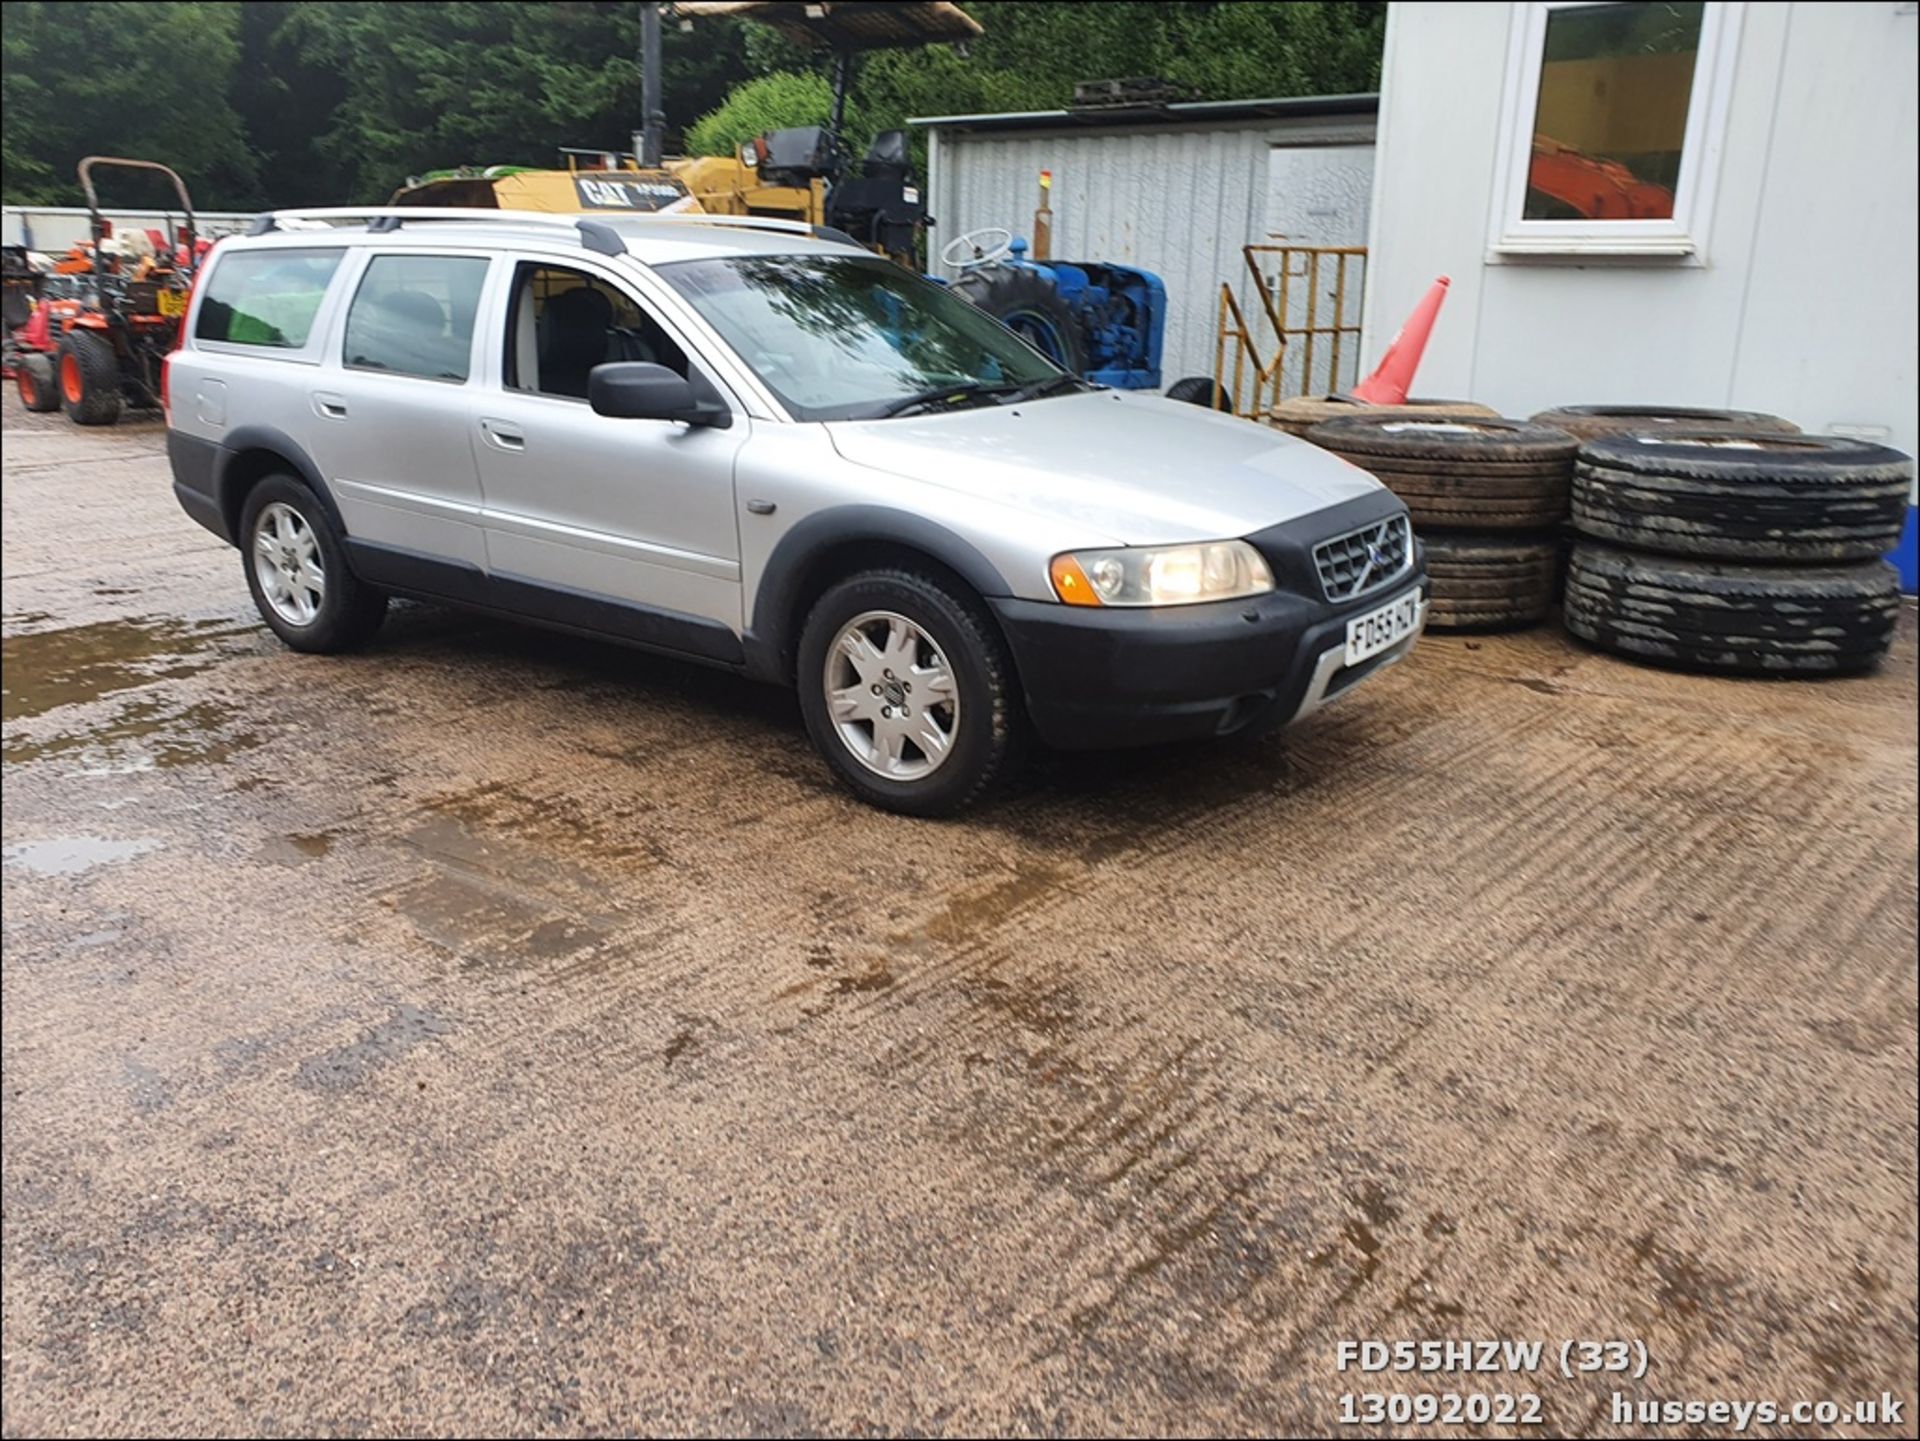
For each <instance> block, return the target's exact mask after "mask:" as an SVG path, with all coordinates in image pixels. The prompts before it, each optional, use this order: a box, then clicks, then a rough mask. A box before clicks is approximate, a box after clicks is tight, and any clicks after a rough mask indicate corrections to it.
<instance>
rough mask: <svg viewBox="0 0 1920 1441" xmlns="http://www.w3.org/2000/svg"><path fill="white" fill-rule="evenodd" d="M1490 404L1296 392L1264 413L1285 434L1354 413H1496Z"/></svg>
mask: <svg viewBox="0 0 1920 1441" xmlns="http://www.w3.org/2000/svg"><path fill="white" fill-rule="evenodd" d="M1499 414H1500V412H1499V411H1497V410H1495V409H1493V408H1492V407H1491V406H1487V405H1481V404H1478V403H1477V402H1475V401H1471V400H1428V399H1423V398H1422V397H1420V396H1417V395H1415V396H1409V397H1408V398H1407V399H1406V401H1405V402H1403V403H1402V404H1400V405H1361V404H1356V403H1354V402H1353V401H1347V400H1338V399H1335V398H1334V397H1333V396H1331V395H1296V396H1293V397H1292V398H1290V399H1287V400H1283V401H1281V402H1280V403H1279V404H1277V405H1275V406H1274V407H1273V409H1272V410H1271V411H1269V412H1268V413H1267V419H1268V420H1269V421H1270V422H1272V423H1273V424H1274V425H1276V426H1278V427H1279V428H1280V429H1281V430H1284V431H1286V433H1287V434H1288V435H1302V436H1303V435H1305V434H1306V433H1307V432H1308V431H1309V430H1312V429H1313V428H1314V426H1316V425H1318V424H1319V423H1320V422H1321V421H1323V420H1348V419H1351V418H1352V417H1354V416H1356V415H1388V416H1400V417H1402V418H1408V419H1415V420H1433V419H1436V418H1438V419H1454V420H1473V419H1476V418H1486V417H1492V416H1498V415H1499Z"/></svg>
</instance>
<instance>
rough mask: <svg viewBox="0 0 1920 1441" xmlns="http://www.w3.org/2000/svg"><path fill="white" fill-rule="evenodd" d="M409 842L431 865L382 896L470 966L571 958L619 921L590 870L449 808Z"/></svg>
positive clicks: (501, 966)
mask: <svg viewBox="0 0 1920 1441" xmlns="http://www.w3.org/2000/svg"><path fill="white" fill-rule="evenodd" d="M406 840H407V844H408V845H409V846H410V847H412V848H413V849H414V850H415V851H416V852H418V853H419V855H420V857H421V859H423V860H424V861H426V862H427V863H428V864H427V867H426V869H425V870H424V871H423V872H422V873H421V874H419V875H418V876H416V877H415V879H414V880H413V881H411V882H410V883H408V884H406V885H404V886H402V887H400V888H399V889H397V890H395V891H392V892H390V893H389V894H388V897H387V901H388V904H390V905H391V906H393V907H394V909H395V910H397V911H398V912H399V913H400V914H401V915H403V916H405V917H406V919H407V921H408V922H409V923H410V924H411V925H412V927H413V929H414V931H415V932H416V933H417V934H418V935H419V936H421V938H422V939H424V940H427V941H429V942H431V943H432V944H433V945H435V946H437V947H439V948H440V949H441V950H443V951H446V952H448V953H450V954H452V955H454V956H457V957H459V959H460V962H461V964H462V965H464V966H466V967H467V968H469V969H480V970H499V969H510V968H514V967H519V966H525V965H532V964H537V963H539V962H542V961H560V960H570V959H576V958H579V957H581V956H582V954H583V953H587V952H591V951H592V949H593V948H594V947H596V946H598V945H599V944H600V943H601V942H602V941H604V940H605V939H606V938H607V937H608V935H609V934H610V933H611V932H612V931H613V929H614V928H615V926H616V925H617V924H618V918H617V917H616V916H615V915H613V914H611V913H608V912H604V911H602V910H600V909H599V908H598V907H597V906H596V905H595V904H594V901H595V900H596V899H597V898H598V896H599V894H600V891H601V888H600V886H599V884H598V883H597V881H596V880H595V879H594V878H593V877H592V876H591V875H589V874H588V873H587V872H585V871H582V870H580V869H579V868H577V867H574V866H571V865H568V864H565V863H557V862H554V861H552V860H551V859H549V858H547V857H544V856H542V855H541V854H540V853H539V852H537V851H535V850H533V849H532V848H530V847H528V846H526V845H525V844H523V843H521V842H518V841H515V840H513V839H510V838H507V837H502V836H489V835H480V834H476V833H474V832H473V831H470V830H469V829H468V828H467V827H466V826H465V825H463V824H461V822H460V821H458V820H457V819H455V818H453V817H452V816H447V815H441V816H436V817H434V818H433V819H431V820H429V821H426V822H424V823H423V824H421V825H419V826H417V827H415V828H414V830H413V831H412V832H411V833H410V834H409V835H408V836H407V837H406Z"/></svg>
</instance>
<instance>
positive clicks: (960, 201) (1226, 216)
mask: <svg viewBox="0 0 1920 1441" xmlns="http://www.w3.org/2000/svg"><path fill="white" fill-rule="evenodd" d="M1372 141H1373V122H1372V119H1371V118H1368V119H1366V120H1364V121H1357V122H1342V121H1328V120H1325V119H1320V120H1315V121H1312V122H1310V123H1300V122H1294V123H1281V122H1273V121H1252V122H1244V121H1241V122H1232V123H1222V124H1218V125H1211V126H1208V125H1183V126H1176V127H1168V128H1164V129H1151V130H1135V129H1114V130H1089V129H1078V130H1039V131H1018V130H1015V131H969V130H966V129H963V128H961V129H948V128H945V127H942V128H940V129H938V130H937V132H936V139H935V143H934V145H933V154H932V165H931V169H932V172H933V173H932V175H931V176H930V193H929V197H928V198H929V206H928V208H929V210H930V211H931V212H932V214H933V216H934V218H935V220H936V221H938V225H937V226H936V228H935V230H934V245H933V246H932V247H931V248H932V249H933V250H934V251H935V252H936V253H937V252H938V250H939V248H940V247H941V246H943V245H945V244H947V243H948V242H950V241H951V240H953V239H954V237H956V236H958V235H960V234H962V233H963V232H965V231H968V230H974V229H978V228H981V227H983V226H989V225H1004V226H1006V227H1008V228H1009V229H1011V230H1012V231H1014V232H1015V233H1016V234H1018V235H1022V236H1028V237H1031V235H1032V233H1033V212H1034V209H1035V207H1036V206H1037V205H1038V203H1039V175H1040V172H1041V171H1042V170H1051V171H1052V172H1053V253H1054V255H1055V256H1056V257H1057V258H1059V259H1063V260H1105V261H1115V262H1120V263H1124V264H1128V265H1137V266H1139V267H1141V268H1142V269H1145V270H1151V271H1153V272H1155V273H1156V274H1157V275H1159V276H1160V278H1161V280H1162V281H1164V282H1165V283H1166V287H1167V301H1168V307H1167V309H1168V313H1167V340H1166V349H1165V352H1164V354H1163V356H1162V360H1161V375H1162V377H1163V378H1164V379H1165V381H1166V382H1167V383H1168V384H1171V383H1172V382H1174V381H1175V380H1178V379H1180V378H1181V377H1182V376H1187V375H1206V374H1211V373H1212V370H1213V359H1214V332H1215V318H1216V315H1217V313H1218V306H1219V300H1218V297H1219V293H1220V283H1221V282H1222V281H1228V282H1230V283H1231V284H1232V285H1233V287H1234V291H1235V293H1236V294H1239V293H1240V292H1241V291H1242V289H1243V286H1242V281H1243V279H1244V277H1245V275H1246V263H1245V261H1244V260H1243V259H1242V258H1241V253H1240V247H1241V246H1242V245H1246V244H1249V243H1253V242H1257V241H1262V240H1265V239H1267V238H1268V235H1267V224H1268V221H1267V206H1268V193H1267V191H1268V167H1269V159H1268V157H1269V152H1270V151H1271V149H1272V147H1273V146H1274V145H1276V144H1315V145H1325V144H1329V143H1344V144H1359V145H1361V146H1363V147H1364V148H1365V149H1366V150H1367V151H1368V152H1371V149H1372ZM934 269H935V271H936V273H939V274H947V275H950V274H951V273H952V272H951V270H950V269H948V268H946V267H943V266H940V265H938V264H937V263H936V265H935V266H934Z"/></svg>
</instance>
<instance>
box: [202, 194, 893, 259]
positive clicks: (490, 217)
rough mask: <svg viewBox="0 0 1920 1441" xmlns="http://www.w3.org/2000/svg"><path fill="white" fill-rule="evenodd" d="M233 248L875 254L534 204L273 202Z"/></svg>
mask: <svg viewBox="0 0 1920 1441" xmlns="http://www.w3.org/2000/svg"><path fill="white" fill-rule="evenodd" d="M255 225H256V231H255V232H251V233H249V234H247V235H245V236H234V237H231V238H230V239H229V240H228V241H227V242H225V245H226V246H227V247H231V248H234V249H239V248H242V247H244V248H246V249H253V248H255V247H261V248H275V249H280V248H295V249H297V248H301V247H310V246H312V245H315V244H325V245H329V246H332V245H380V246H382V247H387V246H401V247H407V248H411V247H413V246H421V247H424V248H435V247H440V246H447V245H458V246H470V247H477V248H480V249H492V248H496V247H500V248H505V247H507V246H513V247H528V246H531V247H535V248H539V249H543V250H549V249H560V250H573V251H580V250H585V251H587V252H589V253H599V254H603V255H604V254H624V255H625V256H627V257H630V258H631V259H633V260H636V261H638V262H639V263H640V264H642V265H647V266H654V265H668V264H672V263H673V262H675V261H680V260H704V259H712V258H715V257H729V256H740V255H846V254H849V253H853V254H860V255H871V254H872V253H873V252H872V251H869V250H867V249H866V248H865V247H864V246H862V245H859V244H858V243H857V242H855V241H854V240H853V239H852V237H850V236H842V235H840V234H839V233H838V232H830V231H824V229H823V228H821V229H815V228H810V227H805V226H802V225H800V224H799V223H797V222H790V221H789V222H782V221H774V220H765V219H761V218H758V217H747V216H727V215H701V214H690V215H689V214H682V215H608V214H601V215H573V214H558V213H539V212H533V211H512V210H501V211H487V210H436V209H432V208H429V207H425V206H421V207H417V208H413V207H409V208H392V209H385V208H383V209H375V210H355V211H327V210H320V211H276V212H273V213H271V214H269V215H264V216H262V217H260V219H259V220H257V221H256V222H255Z"/></svg>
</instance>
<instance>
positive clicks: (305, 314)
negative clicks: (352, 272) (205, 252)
mask: <svg viewBox="0 0 1920 1441" xmlns="http://www.w3.org/2000/svg"><path fill="white" fill-rule="evenodd" d="M344 254H346V252H345V251H344V250H240V251H234V252H232V253H230V254H227V255H223V256H221V257H220V258H219V261H218V262H217V263H216V264H215V265H214V267H213V274H212V275H210V276H209V277H208V278H207V285H206V291H207V293H206V296H205V298H204V299H202V300H201V302H200V316H199V318H198V319H197V320H196V321H194V325H193V334H194V337H195V338H196V339H198V340H223V341H226V342H227V343H228V344H229V345H268V346H272V347H274V348H275V349H278V350H298V349H299V348H300V347H301V346H303V345H305V344H306V343H307V336H308V334H309V333H310V332H311V331H312V330H313V317H314V315H315V314H316V313H317V312H318V311H319V309H320V302H321V301H322V300H324V299H326V295H327V282H328V281H330V280H332V279H333V272H334V271H335V270H336V269H338V268H339V265H340V257H341V256H342V255H344Z"/></svg>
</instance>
